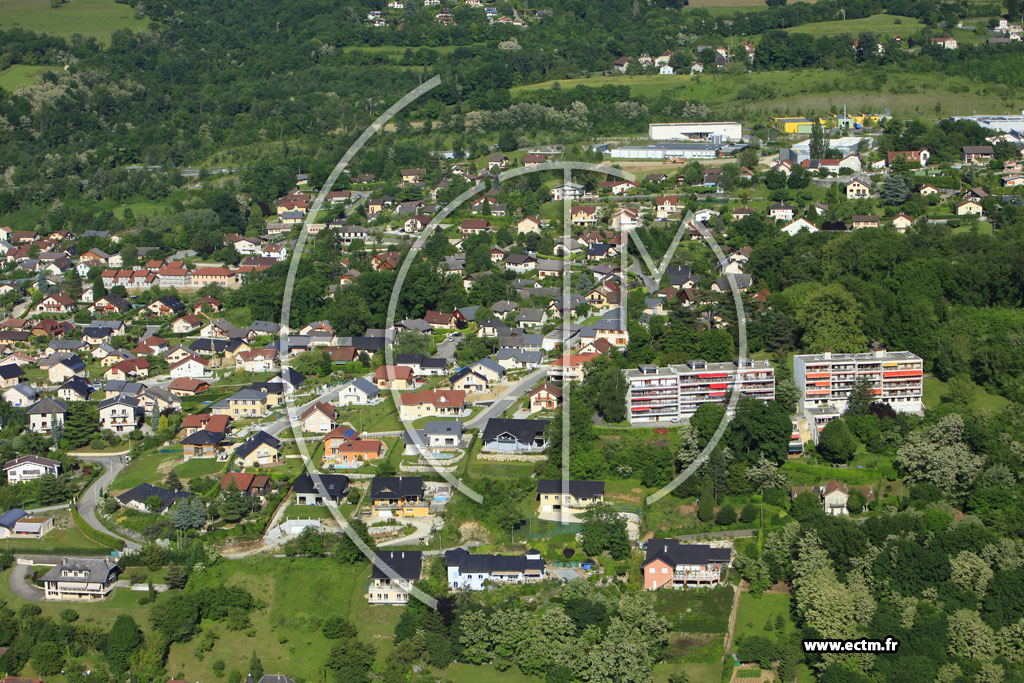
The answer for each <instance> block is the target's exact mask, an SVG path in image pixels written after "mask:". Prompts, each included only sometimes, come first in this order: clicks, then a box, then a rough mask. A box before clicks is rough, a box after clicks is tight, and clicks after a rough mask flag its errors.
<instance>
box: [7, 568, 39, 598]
mask: <svg viewBox="0 0 1024 683" xmlns="http://www.w3.org/2000/svg"><path fill="white" fill-rule="evenodd" d="M31 569H32V567H30V566H29V565H27V564H17V563H15V564H14V567H13V568H12V569H11V590H12V591H14V592H15V594H16V595H17V596H18V597H20V598H24V599H25V600H31V601H33V602H39V601H40V600H42V599H43V589H42V588H37V587H36V586H33V585H32V584H31V583H29V582H28V574H29V571H30V570H31Z"/></svg>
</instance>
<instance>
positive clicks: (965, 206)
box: [956, 198, 985, 216]
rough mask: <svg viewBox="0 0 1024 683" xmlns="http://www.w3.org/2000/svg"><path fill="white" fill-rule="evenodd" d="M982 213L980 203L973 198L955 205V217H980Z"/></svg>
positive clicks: (983, 211)
mask: <svg viewBox="0 0 1024 683" xmlns="http://www.w3.org/2000/svg"><path fill="white" fill-rule="evenodd" d="M984 213H985V210H984V209H983V208H982V206H981V202H979V201H978V200H977V199H974V198H971V199H965V200H964V201H962V202H960V203H958V204H957V205H956V215H957V216H981V215H984Z"/></svg>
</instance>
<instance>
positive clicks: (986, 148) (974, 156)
mask: <svg viewBox="0 0 1024 683" xmlns="http://www.w3.org/2000/svg"><path fill="white" fill-rule="evenodd" d="M961 152H962V158H963V162H964V163H965V164H973V165H984V164H987V163H988V162H989V160H990V159H994V158H995V150H994V149H993V148H992V145H966V146H964V147H963V148H962V150H961Z"/></svg>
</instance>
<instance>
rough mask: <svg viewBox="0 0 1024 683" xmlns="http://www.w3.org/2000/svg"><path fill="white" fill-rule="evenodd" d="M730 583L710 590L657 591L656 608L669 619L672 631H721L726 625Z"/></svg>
mask: <svg viewBox="0 0 1024 683" xmlns="http://www.w3.org/2000/svg"><path fill="white" fill-rule="evenodd" d="M733 591H734V589H733V587H732V586H718V587H717V588H715V589H713V590H660V591H657V593H656V595H657V602H656V604H655V606H654V609H655V611H657V612H658V614H660V615H661V616H663V617H665V618H666V619H668V620H669V624H670V625H671V628H672V630H673V631H680V632H682V633H722V634H724V633H725V632H726V631H727V630H728V628H729V613H730V612H731V611H732V600H733V595H734V592H733Z"/></svg>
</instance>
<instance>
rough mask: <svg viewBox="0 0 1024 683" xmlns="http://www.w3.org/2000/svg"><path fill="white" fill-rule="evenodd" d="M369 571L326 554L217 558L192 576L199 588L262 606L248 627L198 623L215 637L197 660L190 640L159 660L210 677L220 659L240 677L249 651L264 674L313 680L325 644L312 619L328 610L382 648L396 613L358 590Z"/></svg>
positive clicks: (171, 669)
mask: <svg viewBox="0 0 1024 683" xmlns="http://www.w3.org/2000/svg"><path fill="white" fill-rule="evenodd" d="M369 571H370V565H369V563H360V564H358V565H354V566H342V565H339V564H338V563H337V562H334V561H332V560H329V559H312V558H297V559H293V560H283V559H280V558H269V557H268V558H254V559H248V560H235V561H226V560H221V561H220V562H218V563H217V565H216V566H214V567H212V568H210V569H208V570H206V571H205V572H203V573H202V574H197V575H196V576H195V577H194V579H193V580H195V581H198V582H199V584H200V585H206V586H211V585H212V586H219V585H234V586H241V587H243V588H245V589H246V590H248V591H249V592H251V593H252V594H253V595H254V596H256V597H257V598H259V599H260V600H262V601H264V602H265V603H266V604H267V607H266V608H265V609H262V610H260V611H258V612H254V613H253V614H252V628H251V629H249V630H248V631H229V630H227V628H226V627H225V626H224V624H223V623H218V622H212V623H211V622H204V624H203V629H204V630H211V631H213V632H214V633H215V634H216V635H217V636H218V639H217V641H216V643H215V644H214V647H213V650H212V651H210V652H206V653H204V656H203V658H202V660H201V661H200V660H199V659H198V658H197V657H196V653H195V639H193V641H192V642H189V643H184V644H176V645H174V646H173V647H172V648H171V652H170V655H169V656H168V660H167V671H168V673H170V674H172V675H174V676H175V677H176V678H181V679H184V680H190V681H212V680H216V679H217V677H216V676H215V675H214V673H213V668H212V665H213V663H214V662H216V661H217V660H223V661H224V662H225V663H226V664H227V671H228V672H230V671H231V670H232V669H238V670H239V671H240V672H241V673H242V674H243V676H244V674H245V670H246V666H247V662H248V660H249V656H250V655H251V654H252V652H253V651H256V652H257V653H258V654H259V656H260V659H261V660H262V662H263V668H264V670H265V671H266V672H267V673H283V674H287V675H288V676H290V677H294V678H295V679H296V680H307V681H312V680H321V676H322V675H323V670H322V667H323V663H324V659H325V658H326V655H327V651H328V650H329V649H330V646H331V644H330V641H328V640H327V639H326V638H325V637H324V636H323V635H322V634H321V633H320V630H319V623H320V620H322V619H323V618H324V617H327V616H331V615H335V614H340V615H343V616H346V617H349V618H350V619H352V622H353V623H354V624H356V626H357V628H358V629H359V631H360V639H361V640H364V641H366V642H372V643H373V644H374V645H376V646H377V647H378V649H380V650H385V649H389V648H390V636H391V634H392V632H393V629H394V624H395V622H396V621H397V619H398V617H399V614H400V610H399V609H390V610H389V608H386V607H370V606H368V605H367V604H366V601H365V599H364V598H363V589H364V587H365V582H366V581H367V580H368V578H369ZM157 605H158V606H159V602H158V603H157ZM384 610H389V611H384ZM385 634H386V635H387V636H388V638H387V639H385V638H384V637H383V636H384V635H385Z"/></svg>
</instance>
